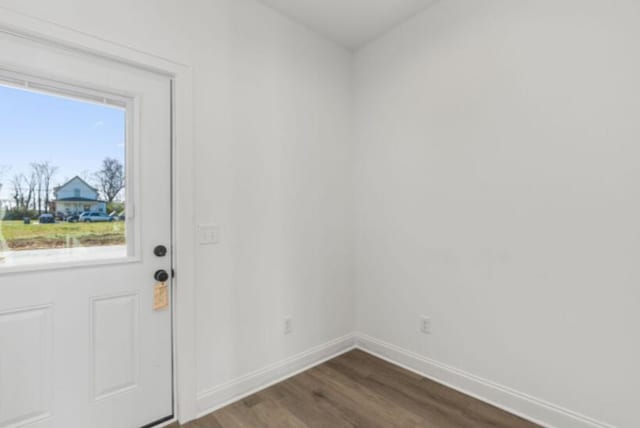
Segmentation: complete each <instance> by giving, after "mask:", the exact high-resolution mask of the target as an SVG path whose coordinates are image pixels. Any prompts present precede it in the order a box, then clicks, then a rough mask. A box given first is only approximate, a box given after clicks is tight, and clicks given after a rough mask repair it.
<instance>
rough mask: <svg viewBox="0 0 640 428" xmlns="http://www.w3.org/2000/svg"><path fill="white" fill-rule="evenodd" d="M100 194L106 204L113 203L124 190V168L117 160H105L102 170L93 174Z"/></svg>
mask: <svg viewBox="0 0 640 428" xmlns="http://www.w3.org/2000/svg"><path fill="white" fill-rule="evenodd" d="M95 177H96V180H97V182H98V186H99V189H100V192H101V193H102V195H103V197H104V198H105V199H106V200H107V202H113V200H114V199H115V198H116V197H117V196H118V194H119V193H120V191H122V189H124V178H125V177H124V166H123V165H122V163H121V162H120V161H119V160H118V159H114V158H105V159H104V160H103V161H102V169H101V170H100V171H98V172H97V173H96V174H95Z"/></svg>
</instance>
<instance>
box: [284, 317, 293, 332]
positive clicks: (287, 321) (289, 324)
mask: <svg viewBox="0 0 640 428" xmlns="http://www.w3.org/2000/svg"><path fill="white" fill-rule="evenodd" d="M291 333H293V320H292V319H291V317H285V318H284V334H291Z"/></svg>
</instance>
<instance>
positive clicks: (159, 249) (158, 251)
mask: <svg viewBox="0 0 640 428" xmlns="http://www.w3.org/2000/svg"><path fill="white" fill-rule="evenodd" d="M153 254H155V255H156V256H158V257H164V256H166V255H167V247H165V246H164V245H157V246H156V247H155V248H154V249H153Z"/></svg>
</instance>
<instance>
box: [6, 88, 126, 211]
mask: <svg viewBox="0 0 640 428" xmlns="http://www.w3.org/2000/svg"><path fill="white" fill-rule="evenodd" d="M125 117H126V112H125V110H124V109H120V108H117V107H112V106H107V105H100V104H94V103H90V102H85V101H80V100H74V99H69V98H63V97H59V96H55V95H49V94H43V93H38V92H32V91H27V90H22V89H15V88H12V87H8V86H3V85H0V183H2V184H3V186H2V189H0V200H7V199H11V195H12V193H13V192H12V185H11V179H12V177H13V176H14V175H16V174H19V173H24V174H25V175H28V174H29V172H30V170H31V167H30V164H31V163H33V162H43V161H49V162H50V163H51V164H52V165H54V166H57V167H58V171H57V173H56V175H55V176H54V177H53V180H52V183H53V185H54V186H57V185H60V184H63V183H64V182H65V181H66V180H67V179H71V178H73V177H74V176H76V175H79V176H81V177H82V176H83V175H85V176H87V177H89V178H91V176H92V175H93V173H95V172H96V171H98V170H99V169H100V165H101V163H102V160H103V159H104V158H106V157H111V158H116V159H118V160H120V161H121V162H122V163H123V164H124V153H125V150H124V141H125ZM89 184H92V185H94V184H95V183H94V182H93V181H92V180H91V179H90V180H89Z"/></svg>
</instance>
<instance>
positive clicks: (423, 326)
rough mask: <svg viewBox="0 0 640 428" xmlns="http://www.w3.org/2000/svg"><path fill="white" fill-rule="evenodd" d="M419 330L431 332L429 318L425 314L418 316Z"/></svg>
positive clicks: (426, 332)
mask: <svg viewBox="0 0 640 428" xmlns="http://www.w3.org/2000/svg"><path fill="white" fill-rule="evenodd" d="M420 332H421V333H424V334H431V318H429V317H425V316H422V317H420Z"/></svg>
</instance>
